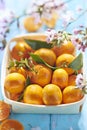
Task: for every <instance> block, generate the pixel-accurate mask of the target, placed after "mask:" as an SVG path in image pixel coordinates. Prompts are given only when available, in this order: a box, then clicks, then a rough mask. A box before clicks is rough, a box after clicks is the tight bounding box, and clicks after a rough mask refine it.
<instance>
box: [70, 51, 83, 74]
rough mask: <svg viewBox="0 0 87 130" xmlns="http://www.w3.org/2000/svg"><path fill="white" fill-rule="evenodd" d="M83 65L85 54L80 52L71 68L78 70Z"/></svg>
mask: <svg viewBox="0 0 87 130" xmlns="http://www.w3.org/2000/svg"><path fill="white" fill-rule="evenodd" d="M82 66H83V55H82V53H80V54H79V55H78V56H77V57H76V58H75V59H74V60H73V61H72V62H71V63H70V64H69V65H68V67H69V68H72V69H74V70H75V71H78V70H80V69H81V68H82Z"/></svg>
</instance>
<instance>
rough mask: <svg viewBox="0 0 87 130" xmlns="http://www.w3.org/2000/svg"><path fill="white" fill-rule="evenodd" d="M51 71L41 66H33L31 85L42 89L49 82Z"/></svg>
mask: <svg viewBox="0 0 87 130" xmlns="http://www.w3.org/2000/svg"><path fill="white" fill-rule="evenodd" d="M51 77H52V70H51V69H49V68H48V67H46V66H43V65H40V64H38V65H35V66H34V71H33V72H32V76H31V83H34V84H38V85H40V86H42V87H44V86H45V85H46V84H48V83H50V82H51Z"/></svg>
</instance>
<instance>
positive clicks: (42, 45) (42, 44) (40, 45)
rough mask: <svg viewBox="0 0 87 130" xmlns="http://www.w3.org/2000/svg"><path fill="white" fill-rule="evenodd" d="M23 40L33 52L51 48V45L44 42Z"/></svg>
mask: <svg viewBox="0 0 87 130" xmlns="http://www.w3.org/2000/svg"><path fill="white" fill-rule="evenodd" d="M24 40H25V42H26V43H27V44H28V45H30V46H31V48H33V49H34V50H37V49H40V48H52V44H51V43H49V44H48V43H47V42H45V41H39V40H29V39H24Z"/></svg>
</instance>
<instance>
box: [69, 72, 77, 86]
mask: <svg viewBox="0 0 87 130" xmlns="http://www.w3.org/2000/svg"><path fill="white" fill-rule="evenodd" d="M75 80H76V75H75V74H72V75H69V77H68V86H70V85H73V86H75V85H76V82H75Z"/></svg>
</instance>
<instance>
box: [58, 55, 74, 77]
mask: <svg viewBox="0 0 87 130" xmlns="http://www.w3.org/2000/svg"><path fill="white" fill-rule="evenodd" d="M74 59H75V57H74V56H73V55H71V54H62V55H60V56H59V57H57V59H56V66H57V67H60V68H61V67H62V68H63V69H65V70H66V71H67V73H68V74H69V75H71V74H73V73H74V70H73V69H72V68H68V67H67V66H68V65H69V64H70V63H71V62H72V61H73V60H74ZM64 65H65V67H63V66H64Z"/></svg>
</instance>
